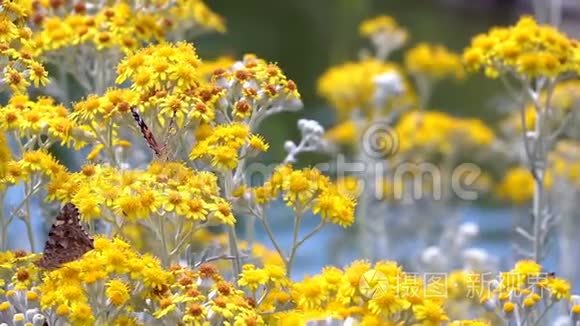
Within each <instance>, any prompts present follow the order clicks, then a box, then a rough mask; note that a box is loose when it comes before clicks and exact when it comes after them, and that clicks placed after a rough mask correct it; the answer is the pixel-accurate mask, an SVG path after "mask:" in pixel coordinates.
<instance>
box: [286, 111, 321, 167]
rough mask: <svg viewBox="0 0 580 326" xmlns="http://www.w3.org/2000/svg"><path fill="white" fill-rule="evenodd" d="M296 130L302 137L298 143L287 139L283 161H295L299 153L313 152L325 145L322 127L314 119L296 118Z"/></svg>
mask: <svg viewBox="0 0 580 326" xmlns="http://www.w3.org/2000/svg"><path fill="white" fill-rule="evenodd" d="M298 130H300V134H301V136H302V139H301V140H300V143H299V144H296V143H294V142H293V141H291V140H288V141H286V142H285V143H284V150H286V152H287V153H288V155H287V156H286V158H285V159H284V163H294V162H296V157H297V155H298V154H300V153H305V152H315V151H319V150H322V149H324V148H325V147H326V142H325V141H324V139H323V138H322V136H323V135H324V128H323V127H322V126H321V125H320V123H318V121H316V120H307V119H300V120H298Z"/></svg>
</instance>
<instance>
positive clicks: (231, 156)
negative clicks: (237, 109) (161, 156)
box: [190, 123, 269, 170]
mask: <svg viewBox="0 0 580 326" xmlns="http://www.w3.org/2000/svg"><path fill="white" fill-rule="evenodd" d="M208 132H209V135H207V137H204V138H202V139H198V142H197V143H196V144H195V146H194V147H193V149H192V150H191V153H190V158H191V159H192V160H195V159H199V158H207V159H208V160H209V161H210V163H211V165H212V166H213V167H214V168H216V169H218V170H231V169H234V168H235V167H236V166H237V165H238V162H239V155H243V156H248V155H251V154H257V153H260V152H265V151H267V150H268V147H269V146H268V144H267V143H266V142H265V140H264V139H263V138H262V137H261V136H259V135H251V134H250V131H249V127H248V126H247V125H245V124H241V123H232V124H228V125H218V126H216V127H215V128H213V129H211V130H209V131H208Z"/></svg>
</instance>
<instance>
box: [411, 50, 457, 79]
mask: <svg viewBox="0 0 580 326" xmlns="http://www.w3.org/2000/svg"><path fill="white" fill-rule="evenodd" d="M405 67H406V68H407V71H408V72H409V73H410V74H415V75H424V76H425V77H429V78H432V79H435V80H436V79H443V78H447V77H451V78H456V79H461V78H463V77H464V75H465V72H464V70H463V63H462V62H461V58H460V57H459V55H457V54H455V53H453V52H451V51H449V49H447V48H446V47H445V46H443V45H432V44H427V43H420V44H418V45H416V46H415V47H414V48H412V49H410V50H409V51H407V53H405Z"/></svg>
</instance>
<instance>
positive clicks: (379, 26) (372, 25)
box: [359, 15, 406, 37]
mask: <svg viewBox="0 0 580 326" xmlns="http://www.w3.org/2000/svg"><path fill="white" fill-rule="evenodd" d="M359 33H360V35H361V36H365V37H369V36H372V35H374V34H380V33H402V34H404V35H405V36H406V31H405V30H404V29H402V28H401V27H400V26H399V24H397V22H396V21H395V19H394V18H393V17H391V16H385V15H382V16H377V17H374V18H371V19H367V20H365V21H363V22H362V23H361V24H360V26H359Z"/></svg>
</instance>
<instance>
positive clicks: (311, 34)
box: [195, 0, 520, 162]
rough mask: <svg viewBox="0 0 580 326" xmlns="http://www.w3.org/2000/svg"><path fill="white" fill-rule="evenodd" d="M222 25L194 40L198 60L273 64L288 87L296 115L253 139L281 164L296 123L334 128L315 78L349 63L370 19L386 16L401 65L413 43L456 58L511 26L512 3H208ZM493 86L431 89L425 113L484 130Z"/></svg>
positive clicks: (496, 90)
mask: <svg viewBox="0 0 580 326" xmlns="http://www.w3.org/2000/svg"><path fill="white" fill-rule="evenodd" d="M207 4H208V5H209V6H210V7H211V8H212V9H213V10H214V11H216V12H217V13H219V14H220V15H222V16H223V17H224V18H225V19H226V23H227V27H228V31H227V33H226V34H225V35H218V34H212V35H206V36H203V37H201V38H198V39H197V40H196V42H195V43H196V46H197V47H198V50H199V52H200V55H201V57H202V59H212V58H215V57H217V56H220V55H224V54H226V55H231V56H234V57H236V58H241V56H242V55H243V54H244V53H255V54H257V55H258V56H260V57H262V58H264V59H266V60H269V61H272V62H276V63H278V64H279V65H280V67H281V68H282V69H283V70H284V71H285V73H286V75H287V76H289V78H291V79H293V80H295V81H296V83H297V84H298V89H299V91H300V93H301V94H302V97H303V101H304V110H303V111H301V112H297V113H286V114H281V115H278V116H275V117H273V118H271V119H269V120H266V122H265V124H264V125H263V126H262V128H263V130H262V131H261V132H262V133H263V134H264V136H265V137H266V139H268V141H269V142H270V144H271V145H272V146H271V150H270V152H269V153H268V156H266V157H262V158H261V159H262V160H264V159H265V160H266V161H272V162H275V161H279V160H280V159H282V158H283V157H284V152H283V148H282V143H283V142H284V141H285V140H287V139H293V140H296V138H297V137H298V135H297V129H296V120H297V119H299V118H312V119H316V120H318V121H319V122H320V123H321V124H322V125H323V126H325V127H327V128H328V127H331V126H333V125H334V124H335V120H334V111H333V110H332V108H329V107H328V106H327V105H326V104H325V103H324V101H323V99H321V98H320V97H318V96H317V94H316V81H317V79H318V77H319V76H320V75H321V74H322V73H323V72H324V71H325V70H326V69H328V68H329V67H330V66H332V65H335V64H339V63H342V62H345V61H348V60H355V59H356V58H357V55H358V52H359V50H360V49H361V48H364V47H368V46H369V44H368V43H367V42H366V41H365V40H363V39H361V38H360V37H359V35H358V25H359V23H360V22H361V21H363V20H364V19H367V18H371V17H373V16H377V15H381V14H386V15H391V16H393V17H394V18H395V19H396V20H397V21H398V22H399V24H400V25H401V26H403V27H405V28H406V29H407V30H408V32H409V35H410V38H409V41H408V42H407V44H406V46H405V47H404V48H403V49H402V50H399V51H397V52H396V53H395V54H394V55H393V56H392V58H391V59H392V60H393V61H396V62H399V63H400V62H402V58H403V54H404V51H405V50H407V49H409V48H410V47H412V46H413V45H415V44H417V43H419V42H430V43H441V44H444V45H446V46H447V47H449V48H450V49H452V50H454V51H456V52H461V51H462V50H463V48H464V47H466V46H467V45H468V44H469V42H470V39H471V37H472V36H474V35H476V34H478V33H481V32H485V31H487V30H488V29H489V28H490V27H491V26H493V25H508V24H511V23H513V22H515V21H516V20H517V17H518V15H519V14H520V13H519V12H518V7H519V6H518V3H517V2H515V1H507V0H498V1H485V0H478V1H461V0H457V1H455V2H454V3H453V4H450V3H449V1H447V2H443V1H429V0H407V1H401V0H390V1H388V0H382V1H380V0H375V1H371V0H317V1H312V0H295V1H270V0H246V1H208V2H207ZM500 94H501V85H500V83H497V82H495V81H490V80H486V79H484V78H483V77H482V76H481V75H471V76H470V77H469V78H468V79H467V80H466V81H464V82H452V81H443V82H442V83H439V84H438V85H437V87H436V89H435V93H434V97H433V98H432V100H431V104H432V105H431V106H432V108H434V109H437V110H443V111H447V112H452V113H454V114H456V115H461V116H474V117H479V118H482V119H484V120H486V121H487V122H493V121H496V120H497V119H498V118H499V117H500V116H501V113H502V112H501V108H502V106H504V105H503V103H502V101H503V100H502V98H501V97H500V96H499V95H500Z"/></svg>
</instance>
